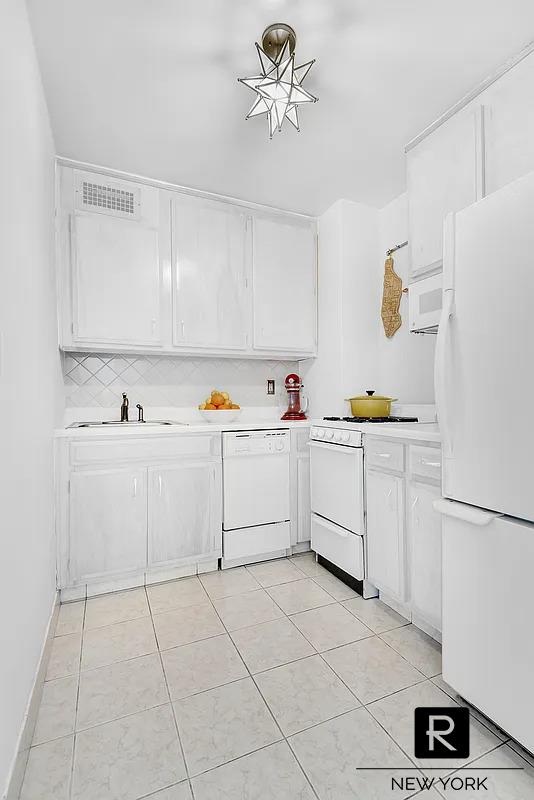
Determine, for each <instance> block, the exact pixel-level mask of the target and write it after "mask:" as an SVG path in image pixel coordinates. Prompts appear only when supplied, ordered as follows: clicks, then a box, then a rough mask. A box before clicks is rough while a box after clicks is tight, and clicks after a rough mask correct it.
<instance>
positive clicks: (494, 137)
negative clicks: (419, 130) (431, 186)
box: [479, 54, 534, 194]
mask: <svg viewBox="0 0 534 800" xmlns="http://www.w3.org/2000/svg"><path fill="white" fill-rule="evenodd" d="M533 83H534V54H531V55H530V56H528V57H527V58H525V59H524V60H523V61H521V62H520V63H519V64H517V65H516V66H515V67H514V68H513V69H511V70H510V71H509V72H507V73H506V74H505V75H503V76H502V77H501V78H499V80H497V81H496V82H495V83H494V84H492V85H491V86H490V87H489V88H488V89H486V91H485V92H483V93H482V95H481V96H480V98H479V99H480V101H481V102H482V103H483V106H484V133H485V150H486V192H487V193H488V194H489V193H490V192H494V191H496V190H497V189H500V188H501V187H502V186H505V185H506V184H507V183H510V182H511V181H513V180H515V179H516V178H519V177H521V176H522V175H526V173H527V172H531V171H532V170H534V137H533V136H532V130H533V128H534V102H533V100H532V85H533Z"/></svg>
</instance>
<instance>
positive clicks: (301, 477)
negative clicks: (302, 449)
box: [297, 454, 311, 542]
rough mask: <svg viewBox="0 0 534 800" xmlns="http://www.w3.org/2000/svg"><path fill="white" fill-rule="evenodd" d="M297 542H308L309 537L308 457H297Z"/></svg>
mask: <svg viewBox="0 0 534 800" xmlns="http://www.w3.org/2000/svg"><path fill="white" fill-rule="evenodd" d="M297 492H298V500H297V503H298V506H297V508H298V512H297V542H309V541H310V536H311V505H310V457H309V455H307V454H306V455H301V454H299V455H298V457H297Z"/></svg>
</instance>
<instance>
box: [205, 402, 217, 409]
mask: <svg viewBox="0 0 534 800" xmlns="http://www.w3.org/2000/svg"><path fill="white" fill-rule="evenodd" d="M206 411H217V406H214V405H213V403H206Z"/></svg>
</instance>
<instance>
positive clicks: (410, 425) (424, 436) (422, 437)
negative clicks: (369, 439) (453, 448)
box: [358, 422, 441, 443]
mask: <svg viewBox="0 0 534 800" xmlns="http://www.w3.org/2000/svg"><path fill="white" fill-rule="evenodd" d="M358 428H359V430H361V432H362V433H364V434H365V435H366V436H380V437H383V438H386V437H387V438H388V439H410V440H412V439H414V440H416V441H419V442H437V443H439V442H441V433H440V430H439V425H438V424H437V422H371V423H367V424H365V423H364V424H363V425H362V426H361V427H360V426H358Z"/></svg>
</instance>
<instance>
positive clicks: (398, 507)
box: [366, 469, 406, 602]
mask: <svg viewBox="0 0 534 800" xmlns="http://www.w3.org/2000/svg"><path fill="white" fill-rule="evenodd" d="M366 485H367V568H368V576H369V581H370V582H371V583H372V584H374V586H376V587H377V589H380V590H381V591H383V592H386V593H387V594H388V595H389V596H391V597H392V598H394V599H395V600H398V601H399V602H403V601H404V599H405V571H406V567H405V544H404V480H403V479H402V478H400V477H398V476H396V475H389V474H387V473H385V472H378V471H375V470H372V469H370V470H368V471H367V476H366Z"/></svg>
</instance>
